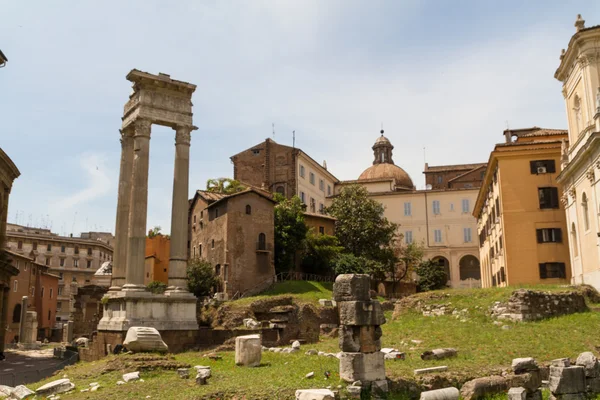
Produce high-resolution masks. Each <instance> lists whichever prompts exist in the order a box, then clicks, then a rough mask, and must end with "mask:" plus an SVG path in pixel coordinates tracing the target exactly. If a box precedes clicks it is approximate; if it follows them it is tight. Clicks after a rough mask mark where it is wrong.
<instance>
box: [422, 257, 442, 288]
mask: <svg viewBox="0 0 600 400" xmlns="http://www.w3.org/2000/svg"><path fill="white" fill-rule="evenodd" d="M416 272H417V275H418V276H419V278H418V280H417V290H418V291H419V292H427V291H429V290H437V289H443V288H445V287H446V282H448V276H447V275H446V270H445V268H444V266H443V265H442V264H440V263H438V262H435V261H432V260H427V261H423V262H422V263H421V264H420V265H419V266H418V267H417V270H416Z"/></svg>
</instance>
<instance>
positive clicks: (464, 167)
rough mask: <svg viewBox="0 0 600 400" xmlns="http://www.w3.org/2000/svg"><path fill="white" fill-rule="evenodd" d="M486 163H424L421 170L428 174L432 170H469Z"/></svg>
mask: <svg viewBox="0 0 600 400" xmlns="http://www.w3.org/2000/svg"><path fill="white" fill-rule="evenodd" d="M486 165H487V163H476V164H455V165H434V166H429V164H427V163H426V164H425V171H423V173H424V174H428V173H432V172H446V171H462V170H468V171H469V172H470V171H472V170H474V169H477V168H481V167H485V166H486Z"/></svg>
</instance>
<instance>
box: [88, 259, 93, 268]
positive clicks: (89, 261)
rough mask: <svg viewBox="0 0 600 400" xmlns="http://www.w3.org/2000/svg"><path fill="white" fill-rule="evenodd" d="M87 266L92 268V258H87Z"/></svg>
mask: <svg viewBox="0 0 600 400" xmlns="http://www.w3.org/2000/svg"><path fill="white" fill-rule="evenodd" d="M87 267H88V268H92V260H87Z"/></svg>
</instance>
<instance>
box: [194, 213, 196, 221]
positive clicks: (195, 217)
mask: <svg viewBox="0 0 600 400" xmlns="http://www.w3.org/2000/svg"><path fill="white" fill-rule="evenodd" d="M194 223H196V216H195V215H194Z"/></svg>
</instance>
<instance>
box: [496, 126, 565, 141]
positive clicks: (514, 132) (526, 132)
mask: <svg viewBox="0 0 600 400" xmlns="http://www.w3.org/2000/svg"><path fill="white" fill-rule="evenodd" d="M507 133H510V134H511V136H516V137H518V138H521V137H536V136H553V135H566V134H568V133H569V132H568V131H567V130H566V129H548V128H540V127H539V126H533V127H531V128H521V129H506V130H505V131H504V132H503V134H504V135H506V134H507Z"/></svg>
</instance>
